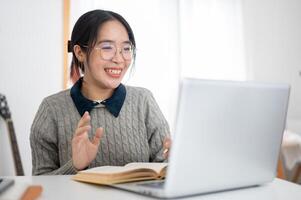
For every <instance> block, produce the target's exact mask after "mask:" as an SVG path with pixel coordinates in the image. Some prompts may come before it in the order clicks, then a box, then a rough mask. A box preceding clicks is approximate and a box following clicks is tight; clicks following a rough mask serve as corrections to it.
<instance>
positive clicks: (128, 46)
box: [123, 45, 132, 53]
mask: <svg viewBox="0 0 301 200" xmlns="http://www.w3.org/2000/svg"><path fill="white" fill-rule="evenodd" d="M123 51H124V52H125V53H130V52H132V46H131V45H126V46H124V47H123Z"/></svg>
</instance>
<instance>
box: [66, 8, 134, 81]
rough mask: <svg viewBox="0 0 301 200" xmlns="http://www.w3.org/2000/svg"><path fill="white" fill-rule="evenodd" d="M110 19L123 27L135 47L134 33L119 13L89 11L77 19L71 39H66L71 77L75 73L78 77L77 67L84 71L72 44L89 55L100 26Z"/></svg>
mask: <svg viewBox="0 0 301 200" xmlns="http://www.w3.org/2000/svg"><path fill="white" fill-rule="evenodd" d="M110 20H117V21H119V22H120V23H121V24H122V25H123V26H124V27H125V29H126V31H127V33H128V36H129V40H130V42H131V43H132V45H133V47H134V49H136V42H135V37H134V33H133V31H132V29H131V27H130V25H129V24H128V22H127V21H126V20H125V19H124V18H123V17H122V16H121V15H119V14H117V13H115V12H112V11H108V10H93V11H89V12H87V13H85V14H83V15H82V16H81V17H80V18H79V19H78V20H77V22H76V23H75V25H74V27H73V30H72V34H71V40H70V41H68V52H72V63H71V70H70V76H71V78H72V77H74V75H76V73H77V75H78V77H77V78H75V79H78V78H79V69H80V70H81V71H82V72H84V65H83V63H81V62H80V61H79V60H78V59H77V58H76V56H75V53H74V51H73V47H74V45H79V46H80V47H81V48H82V50H83V51H84V52H85V53H87V55H88V56H89V54H90V51H91V49H92V47H93V46H94V45H95V43H96V40H97V36H98V32H99V31H100V28H101V26H102V25H103V24H104V23H105V22H107V21H110ZM86 47H88V48H86ZM135 57H136V55H135V54H134V60H133V62H135ZM72 79H73V78H72Z"/></svg>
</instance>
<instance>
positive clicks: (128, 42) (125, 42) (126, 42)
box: [96, 40, 132, 45]
mask: <svg viewBox="0 0 301 200" xmlns="http://www.w3.org/2000/svg"><path fill="white" fill-rule="evenodd" d="M103 42H111V43H116V42H115V41H113V40H100V41H98V42H97V43H96V45H98V44H100V43H103ZM122 44H132V43H131V41H129V40H127V41H124V42H122Z"/></svg>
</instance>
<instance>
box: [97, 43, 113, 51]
mask: <svg viewBox="0 0 301 200" xmlns="http://www.w3.org/2000/svg"><path fill="white" fill-rule="evenodd" d="M100 49H101V50H104V51H112V50H114V45H113V44H110V43H103V44H101V45H100Z"/></svg>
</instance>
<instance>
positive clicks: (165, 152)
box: [163, 136, 171, 159]
mask: <svg viewBox="0 0 301 200" xmlns="http://www.w3.org/2000/svg"><path fill="white" fill-rule="evenodd" d="M170 147H171V138H170V137H169V136H167V137H166V138H165V139H164V141H163V157H164V159H167V158H168V155H169V151H170Z"/></svg>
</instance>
